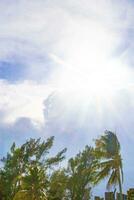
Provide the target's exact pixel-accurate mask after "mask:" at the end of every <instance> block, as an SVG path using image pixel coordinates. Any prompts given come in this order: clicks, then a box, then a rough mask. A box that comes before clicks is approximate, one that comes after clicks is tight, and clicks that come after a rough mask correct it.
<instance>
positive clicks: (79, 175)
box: [67, 146, 95, 200]
mask: <svg viewBox="0 0 134 200" xmlns="http://www.w3.org/2000/svg"><path fill="white" fill-rule="evenodd" d="M92 152H93V149H92V148H91V147H89V146H86V147H85V149H84V151H82V152H80V153H79V154H78V155H76V157H75V158H71V159H70V160H69V163H68V169H67V172H68V194H69V199H72V200H75V199H77V200H81V199H87V200H88V199H90V196H91V193H90V191H91V186H92V185H93V183H94V176H95V170H94V156H93V154H92Z"/></svg>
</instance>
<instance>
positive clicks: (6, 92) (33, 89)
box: [0, 81, 51, 123]
mask: <svg viewBox="0 0 134 200" xmlns="http://www.w3.org/2000/svg"><path fill="white" fill-rule="evenodd" d="M0 88H1V89H0V110H2V111H3V112H4V113H5V115H4V116H3V121H5V122H10V123H11V122H14V121H16V119H17V118H20V117H27V118H30V119H31V120H34V121H35V122H37V123H44V116H43V101H44V99H45V98H47V96H48V95H49V94H50V93H51V89H50V88H49V87H47V86H44V85H41V84H37V83H34V82H32V81H24V82H21V83H17V84H9V83H8V82H5V81H1V82H0Z"/></svg>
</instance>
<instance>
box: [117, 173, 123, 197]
mask: <svg viewBox="0 0 134 200" xmlns="http://www.w3.org/2000/svg"><path fill="white" fill-rule="evenodd" d="M118 183H119V192H120V195H119V196H120V200H123V196H122V183H121V176H120V169H119V177H118Z"/></svg>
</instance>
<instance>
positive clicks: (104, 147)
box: [94, 131, 123, 199]
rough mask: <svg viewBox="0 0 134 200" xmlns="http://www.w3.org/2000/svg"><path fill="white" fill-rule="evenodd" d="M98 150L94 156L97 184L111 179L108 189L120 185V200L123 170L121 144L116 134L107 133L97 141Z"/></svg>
mask: <svg viewBox="0 0 134 200" xmlns="http://www.w3.org/2000/svg"><path fill="white" fill-rule="evenodd" d="M95 144H96V148H95V151H94V154H95V156H96V158H97V161H99V162H98V164H97V165H96V168H97V176H96V178H95V182H96V183H98V182H100V181H101V180H103V179H104V178H106V177H109V179H108V182H107V189H110V188H111V187H112V186H114V187H115V186H116V185H119V190H120V194H121V195H120V199H122V182H123V168H122V158H121V154H120V143H119V141H118V138H117V136H116V134H115V133H113V132H111V131H105V133H104V135H102V136H101V137H100V138H99V139H97V140H96V141H95Z"/></svg>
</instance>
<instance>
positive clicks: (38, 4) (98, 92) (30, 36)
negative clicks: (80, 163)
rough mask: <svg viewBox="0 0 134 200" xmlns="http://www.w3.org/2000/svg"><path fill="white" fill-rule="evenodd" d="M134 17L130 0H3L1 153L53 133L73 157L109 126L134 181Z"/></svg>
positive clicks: (59, 146)
mask: <svg viewBox="0 0 134 200" xmlns="http://www.w3.org/2000/svg"><path fill="white" fill-rule="evenodd" d="M133 19H134V2H133V1H132V0H122V1H120V0H101V1H99V0H94V1H92V0H64V1H63V0H53V1H50V0H38V1H36V0H29V1H26V0H17V1H16V0H13V1H10V0H1V1H0V24H1V26H0V149H1V150H0V156H1V157H2V156H3V155H5V154H6V152H7V151H8V150H9V148H10V145H11V144H12V142H13V141H16V143H17V144H18V145H19V144H22V143H23V142H24V141H25V140H26V139H29V138H30V137H34V138H38V137H41V138H43V139H46V138H48V137H49V136H52V135H54V136H55V145H54V150H55V151H58V150H61V149H62V148H64V147H67V148H68V151H67V158H69V157H71V156H74V155H75V154H76V153H78V152H79V151H81V150H82V149H83V148H84V146H85V145H87V144H88V145H93V143H94V142H93V140H94V139H95V138H97V137H98V136H99V135H100V134H102V133H103V132H104V131H105V130H111V131H114V132H116V133H117V136H118V138H119V140H120V142H121V150H122V157H123V163H124V175H125V182H124V186H123V187H124V191H126V190H127V189H128V188H129V187H134V176H132V174H133V173H134V172H133V165H134V160H133V158H132V155H133V152H134V150H133V145H134V132H133V126H134V125H133V124H134V112H133V110H134V92H133V90H134V67H133V64H134V57H133V51H134V20H133ZM94 190H95V193H96V194H102V193H103V191H105V183H103V184H101V185H99V186H98V187H96V188H95V189H94Z"/></svg>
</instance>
